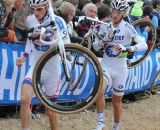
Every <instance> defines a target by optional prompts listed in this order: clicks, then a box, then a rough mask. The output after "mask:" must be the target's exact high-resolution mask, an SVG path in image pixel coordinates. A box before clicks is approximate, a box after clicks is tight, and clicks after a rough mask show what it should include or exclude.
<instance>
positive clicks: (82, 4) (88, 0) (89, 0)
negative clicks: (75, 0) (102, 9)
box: [78, 0, 92, 10]
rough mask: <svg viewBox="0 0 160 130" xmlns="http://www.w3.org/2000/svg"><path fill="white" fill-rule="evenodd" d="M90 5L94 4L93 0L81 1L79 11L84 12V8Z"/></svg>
mask: <svg viewBox="0 0 160 130" xmlns="http://www.w3.org/2000/svg"><path fill="white" fill-rule="evenodd" d="M88 3H92V1H91V0H79V5H78V9H79V10H82V9H83V7H84V6H85V5H86V4H88Z"/></svg>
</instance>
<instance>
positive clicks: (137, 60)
mask: <svg viewBox="0 0 160 130" xmlns="http://www.w3.org/2000/svg"><path fill="white" fill-rule="evenodd" d="M132 25H133V26H134V27H135V28H136V30H137V29H138V30H143V31H144V28H145V27H147V26H148V27H149V28H150V32H149V33H148V39H147V45H148V50H147V51H144V52H138V56H136V54H137V52H134V53H131V54H129V55H128V57H131V58H129V60H128V68H132V67H136V66H138V65H139V64H141V63H142V62H143V61H144V60H145V59H146V58H147V57H148V56H149V54H150V52H151V51H152V49H153V48H154V46H155V42H156V36H157V31H156V28H155V26H154V24H153V22H152V21H151V20H149V19H139V20H136V21H134V22H133V23H132ZM138 32H139V31H138ZM134 44H135V43H134V42H132V45H134Z"/></svg>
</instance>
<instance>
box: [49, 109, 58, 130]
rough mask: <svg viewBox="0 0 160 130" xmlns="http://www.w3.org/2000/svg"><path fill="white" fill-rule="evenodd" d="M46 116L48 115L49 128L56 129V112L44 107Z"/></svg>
mask: <svg viewBox="0 0 160 130" xmlns="http://www.w3.org/2000/svg"><path fill="white" fill-rule="evenodd" d="M46 112H47V116H48V117H49V123H50V127H51V130H58V119H57V114H56V112H54V111H52V110H50V109H49V108H46Z"/></svg>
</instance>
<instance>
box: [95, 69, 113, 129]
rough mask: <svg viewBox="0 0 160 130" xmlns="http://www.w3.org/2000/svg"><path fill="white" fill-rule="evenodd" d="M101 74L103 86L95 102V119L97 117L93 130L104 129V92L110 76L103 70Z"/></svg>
mask: <svg viewBox="0 0 160 130" xmlns="http://www.w3.org/2000/svg"><path fill="white" fill-rule="evenodd" d="M103 71H104V72H103V74H104V76H103V77H104V78H103V79H104V80H103V86H102V89H101V90H100V92H99V94H98V97H97V100H96V109H97V117H98V121H97V125H96V128H95V129H94V130H102V129H103V128H104V127H105V124H106V121H105V114H104V107H105V96H104V93H105V90H106V86H107V84H108V83H109V77H110V74H109V73H108V71H107V70H105V69H104V70H103Z"/></svg>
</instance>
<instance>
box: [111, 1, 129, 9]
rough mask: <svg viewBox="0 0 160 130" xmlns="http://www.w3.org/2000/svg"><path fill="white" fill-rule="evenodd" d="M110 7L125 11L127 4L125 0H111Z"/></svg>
mask: <svg viewBox="0 0 160 130" xmlns="http://www.w3.org/2000/svg"><path fill="white" fill-rule="evenodd" d="M111 7H112V8H113V9H115V10H121V11H126V10H127V8H128V7H129V5H128V2H127V1H126V0H112V2H111Z"/></svg>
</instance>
